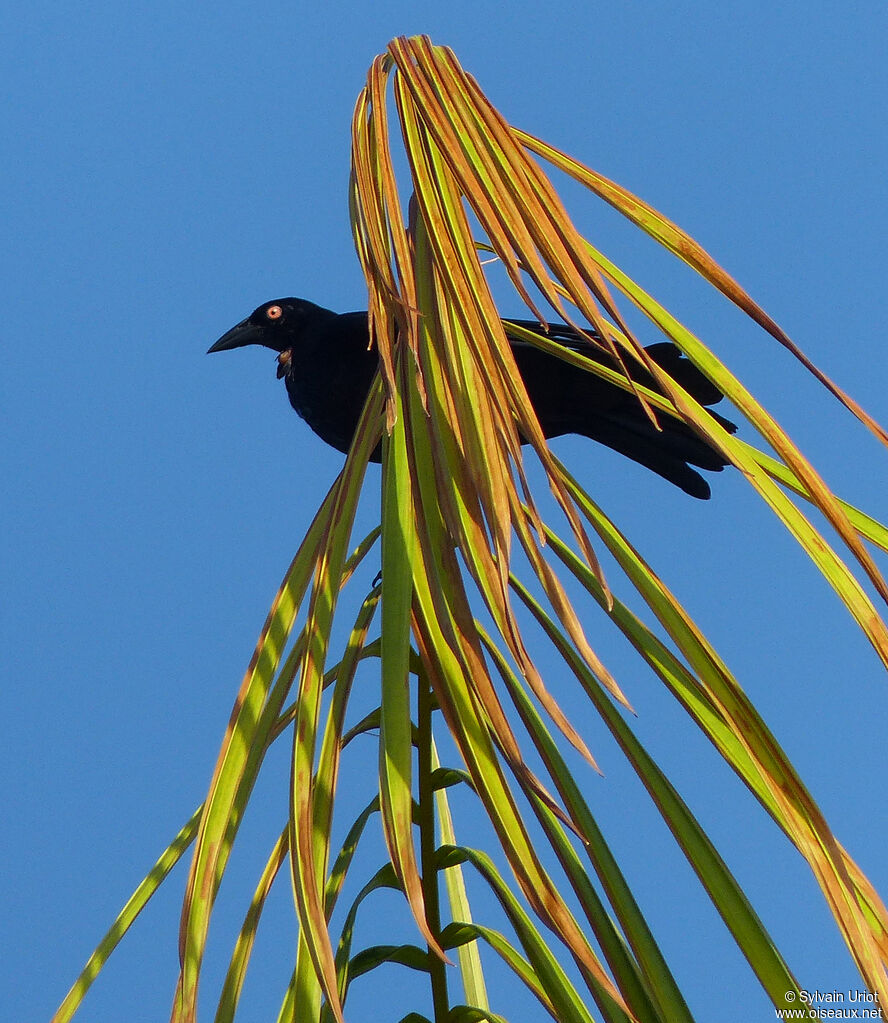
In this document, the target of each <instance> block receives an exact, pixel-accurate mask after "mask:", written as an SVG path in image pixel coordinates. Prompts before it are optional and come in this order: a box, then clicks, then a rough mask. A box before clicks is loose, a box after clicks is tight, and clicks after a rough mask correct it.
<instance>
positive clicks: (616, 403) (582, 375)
mask: <svg viewBox="0 0 888 1023" xmlns="http://www.w3.org/2000/svg"><path fill="white" fill-rule="evenodd" d="M503 322H504V325H505V328H506V332H507V333H508V331H509V326H510V325H516V326H519V327H523V328H525V329H526V330H531V331H534V332H536V333H538V334H541V335H542V336H544V337H547V338H549V339H551V340H555V341H557V342H558V343H560V344H563V345H565V346H566V347H568V348H572V349H574V350H576V351H580V352H582V354H583V355H585V356H587V357H588V358H590V359H593V360H595V361H597V362H600V363H603V364H605V365H611V366H613V364H614V363H613V360H612V359H611V358H610V356H608V355H607V354H606V353H604V352H602V351H600V350H599V349H596V348H593V347H592V346H591V345H589V344H588V343H587V342H586V341H585V340H584V339H582V338H581V337H580V336H579V335H578V334H577V333H576V332H575V331H574V330H573V329H572V328H570V327H568V326H565V325H557V326H552V327H550V328H549V330H548V332H545V331H543V328H542V327H541V326H540V324H539V323H536V322H534V321H528V320H504V321H503ZM368 341H369V334H368V326H367V313H366V312H358V313H334V312H331V311H330V310H329V309H324V308H322V307H321V306H318V305H315V304H314V303H313V302H307V301H306V300H305V299H299V298H279V299H275V300H274V301H271V302H265V303H264V304H263V305H261V306H259V307H258V309H256V310H255V311H254V312H252V313H251V314H250V315H249V316H248V317H247V318H246V319H245V320H242V321H241V322H240V323H238V324H237V325H236V326H235V327H232V329H231V330H229V331H227V333H225V334H223V335H222V337H220V338H219V340H218V341H217V342H216V343H215V344H214V345H213V346H212V347H211V348H210V352H223V351H227V350H229V349H231V348H240V347H242V346H244V345H254V344H256V345H263V346H264V347H266V348H271V349H272V350H273V351H276V352H278V370H277V375H278V377H283V379H284V383H285V384H286V386H287V394H288V395H289V396H290V404H291V405H292V406H293V408H294V409H295V410H296V411H297V412H298V413H299V415H300V416H302V418H303V419H304V420H305V421H306V422H307V423H308V425H309V426H310V427H311V428H312V430H314V432H315V433H316V434H317V435H318V436H319V437H320V438H321V439H322V440H324V441H326V442H327V443H328V444H331V445H332V446H333V447H334V448H337V449H338V450H339V451H348V448H349V445H350V444H351V440H352V437H353V435H354V432H355V427H356V426H357V423H358V418H359V416H360V414H361V409H362V408H363V406H364V399H365V398H366V397H367V391H368V390H369V387H370V384H371V382H372V379H373V374H374V373H375V371H376V368H377V365H378V358H377V354H376V351H375V350H374V349H371V348H369V346H368ZM510 341H511V344H512V350H513V352H514V353H515V361H516V362H517V364H518V369H519V370H520V372H521V376H522V379H523V380H524V384H525V387H526V388H527V393H528V395H529V396H530V400H531V402H532V403H533V407H534V409H535V411H536V414H537V418H538V419H539V422H540V426H541V427H542V429H543V433H544V434H545V435H546V437H558V436H560V435H562V434H565V433H577V434H582V435H583V436H586V437H590V438H591V439H592V440H596V441H599V442H600V443H602V444H606V445H607V446H608V447H610V448H613V449H614V450H615V451H619V452H620V453H621V454H623V455H626V456H627V457H628V458H631V459H633V460H634V461H636V462H639V463H641V464H642V465H644V466H647V468H649V469H651V470H652V471H653V472H655V473H658V474H659V475H660V476H663V477H665V478H666V479H667V480H669V481H670V482H671V483H674V484H675V485H676V486H678V487H680V488H681V489H682V490H684V491H685V493H687V494H691V495H692V496H693V497H699V498H704V499H705V498H708V497H709V493H710V492H709V484H708V483H707V482H706V480H704V479H703V477H702V476H701V475H700V473H698V472H697V471H696V470H695V469H692V468H691V466H692V465H693V466H697V467H698V468H701V469H708V470H710V471H713V472H718V471H719V470H721V469H722V468H724V466H725V465H726V464H727V463H726V462H725V460H724V458H723V457H722V456H721V455H720V454H719V453H718V452H717V451H715V450H714V449H713V448H711V447H710V446H709V444H707V443H706V441H704V440H703V439H702V438H701V437H699V436H698V435H697V434H696V433H694V431H693V430H692V429H690V427H688V426H687V425H686V424H684V423H682V422H679V421H678V420H677V419H674V418H673V417H671V416H666V415H663V416H661V417H660V426H661V427H662V429H660V430H657V429H656V428H655V427H654V426H653V424H652V423H651V422H650V420H649V419H648V418H647V416H646V415H645V413H644V411H643V409H642V408H641V406H640V405H639V402H638V400H637V398H635V397H634V396H633V395H632V394H630V393H628V392H627V391H624V390H622V389H621V388H619V387H616V386H615V385H613V384H610V383H608V382H607V381H606V380H602V379H601V378H600V377H597V376H595V375H594V374H593V373H587V372H585V371H584V370H581V369H578V368H577V367H575V366H572V365H570V364H569V363H567V362H564V361H563V360H561V359H558V358H555V357H554V356H552V355H549V354H547V353H546V352H544V351H542V350H541V349H540V348H537V347H536V346H535V345H533V344H530V343H529V342H525V341H520V340H517V339H515V338H510ZM645 350H646V351H647V353H648V355H649V356H650V357H651V359H652V360H653V361H654V362H656V363H657V365H658V366H661V367H662V368H663V369H665V370H666V372H667V373H669V375H670V376H671V377H672V378H673V379H674V380H676V381H677V382H678V383H679V384H681V386H682V387H683V388H684V389H685V390H686V391H688V392H689V393H690V394H691V395H693V396H694V398H696V400H697V401H699V402H700V404H701V405H714V404H715V403H716V402H718V401H719V400H721V398H722V394H721V392H720V391H719V390H718V388H716V387H715V386H714V385H713V384H712V383H711V382H710V381H709V380H708V379H707V378H706V377H705V376H704V375H703V374H702V373H701V372H700V371H699V370H698V369H697V368H696V367H695V366H694V365H693V364H692V363H691V362H689V361H688V360H687V359H686V358H684V356H683V355H682V354H681V352H680V351H679V350H678V348H676V347H675V345H673V344H671V343H670V342H662V343H659V344H654V345H651V346H650V347H648V348H646V349H645ZM630 373H631V376H632V378H633V379H634V380H635V381H636V382H638V383H640V384H643V385H644V386H646V387H651V388H652V389H654V390H657V388H656V386H655V384H654V381H653V379H652V378H651V376H650V374H648V373H647V372H646V371H645V370H644V369H643V368H641V367H640V366H636V365H633V366H631V367H630ZM709 414H710V415H711V416H713V417H714V418H716V419H717V420H718V421H719V422H720V423H721V424H722V425H723V426H725V427H726V428H727V429H729V430H730V431H732V432H733V430H734V429H735V427H734V424H733V423H730V422H729V421H728V420H727V419H724V417H722V416H719V415H718V413H716V412H713V411H711V410H710V412H709ZM378 459H379V454H378V451H377V453H376V455H375V460H377V461H378Z"/></svg>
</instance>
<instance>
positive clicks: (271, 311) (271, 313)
mask: <svg viewBox="0 0 888 1023" xmlns="http://www.w3.org/2000/svg"><path fill="white" fill-rule="evenodd" d="M265 315H266V317H267V318H268V319H269V320H279V319H280V318H281V317H282V316H283V315H284V310H283V309H281V307H280V306H279V305H270V306H269V307H268V308H267V309H266V310H265Z"/></svg>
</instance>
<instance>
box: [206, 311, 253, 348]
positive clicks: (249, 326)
mask: <svg viewBox="0 0 888 1023" xmlns="http://www.w3.org/2000/svg"><path fill="white" fill-rule="evenodd" d="M261 344H262V327H257V326H256V324H254V323H250V320H249V318H247V319H246V320H241V322H240V323H239V324H238V325H237V326H236V327H232V328H231V330H228V331H226V332H225V333H224V334H223V335H222V337H220V338H219V340H218V341H217V342H216V343H215V344H214V345H213V347H212V348H208V349H207V355H212V354H213V352H227V351H230V350H231V349H232V348H243V347H244V346H245V345H261Z"/></svg>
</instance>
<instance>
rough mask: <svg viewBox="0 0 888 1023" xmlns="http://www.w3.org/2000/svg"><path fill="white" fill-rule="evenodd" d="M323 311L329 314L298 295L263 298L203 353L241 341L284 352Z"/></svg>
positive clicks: (233, 346)
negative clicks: (267, 299) (269, 299)
mask: <svg viewBox="0 0 888 1023" xmlns="http://www.w3.org/2000/svg"><path fill="white" fill-rule="evenodd" d="M325 313H326V314H327V315H331V314H330V313H329V312H328V311H327V310H326V309H322V308H321V307H320V306H317V305H315V304H314V302H306V301H305V299H302V298H275V299H272V300H271V301H270V302H263V303H262V305H260V306H259V307H258V308H257V309H254V310H253V312H251V313H250V315H249V316H248V317H247V318H246V319H245V320H241V322H240V323H238V324H236V325H235V326H234V327H232V328H231V330H228V331H226V332H225V333H224V334H223V335H222V337H220V338H219V340H218V341H217V342H216V343H215V344H214V345H213V346H212V347H211V348H210V349H208V352H207V354H208V355H209V354H211V353H212V352H227V351H229V350H230V349H232V348H243V347H244V346H245V345H263V346H264V347H265V348H271V349H272V351H275V352H285V351H287V350H289V349H291V348H292V347H293V344H294V342H295V341H296V340H297V339H298V338H299V335H300V334H301V333H302V332H303V331H304V330H305V329H306V327H308V326H309V325H311V324H312V323H313V322H316V321H317V319H318V317H319V316H322V315H323V314H325Z"/></svg>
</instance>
